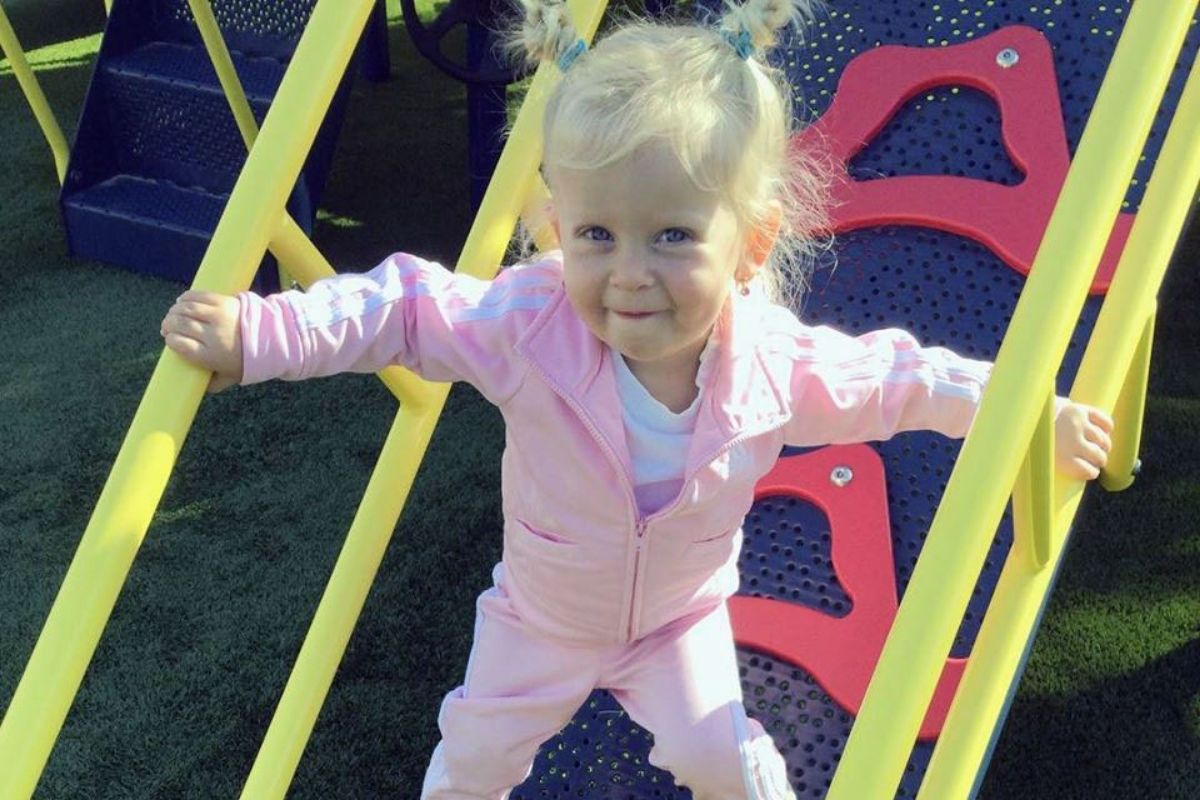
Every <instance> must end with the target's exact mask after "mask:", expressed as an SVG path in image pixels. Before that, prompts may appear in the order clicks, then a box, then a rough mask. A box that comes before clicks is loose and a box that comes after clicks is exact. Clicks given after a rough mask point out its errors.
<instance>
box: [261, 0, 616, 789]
mask: <svg viewBox="0 0 1200 800" xmlns="http://www.w3.org/2000/svg"><path fill="white" fill-rule="evenodd" d="M605 5H606V0H571V1H570V2H568V7H569V8H570V9H571V15H572V19H574V20H575V23H576V29H577V30H578V32H579V35H580V36H581V37H583V38H584V39H587V40H590V39H591V38H592V36H593V35H594V34H595V31H596V28H597V27H599V24H600V19H601V17H602V16H603V14H604V9H605ZM557 79H558V71H557V68H555V67H553V66H549V65H547V66H543V67H541V68H540V69H539V70H538V72H537V74H536V75H535V76H534V78H533V83H532V85H531V86H530V89H529V93H528V94H527V95H526V98H525V102H524V103H523V104H522V106H521V110H520V112H519V113H518V115H517V120H516V123H515V124H514V125H513V129H512V133H511V135H510V136H509V141H508V143H507V145H506V146H505V148H504V152H503V153H502V154H501V156H500V161H499V163H498V164H497V165H496V171H495V174H494V175H493V177H492V180H491V182H490V183H489V184H488V189H487V192H486V193H485V195H484V198H483V202H482V203H481V205H480V208H479V213H478V215H477V216H476V218H475V222H474V224H473V225H472V226H471V231H470V233H469V234H468V236H467V241H466V244H465V245H464V246H463V252H462V256H461V257H460V258H459V261H458V265H457V272H459V273H463V274H467V275H473V276H475V277H477V278H484V279H488V278H491V277H493V276H494V275H495V273H496V269H497V266H498V265H499V263H500V261H501V259H502V258H503V257H504V252H505V250H506V249H507V247H508V242H509V240H510V239H511V238H512V234H513V230H514V228H515V227H516V224H517V218H518V214H519V213H520V210H521V209H522V207H523V201H524V199H525V197H524V195H525V194H526V192H527V191H528V190H529V188H530V175H535V174H536V173H537V167H538V164H539V162H540V160H541V151H542V131H541V121H542V116H543V112H544V110H545V105H546V100H547V99H548V97H549V95H550V91H551V90H552V88H553V86H554V84H555V83H556V82H557ZM448 393H449V387H448V385H446V384H435V385H431V389H430V403H429V406H428V408H427V409H424V410H423V412H422V413H421V414H419V415H417V414H414V415H413V416H412V418H411V419H410V420H409V424H411V425H413V426H415V430H414V429H410V428H408V427H406V426H405V425H403V424H401V421H400V419H399V418H398V419H397V422H396V423H395V424H394V425H393V426H392V430H391V432H390V433H389V435H388V441H387V443H386V444H385V445H384V452H383V453H381V454H380V459H379V463H378V465H377V466H376V468H375V473H374V474H373V475H372V477H371V482H370V483H369V484H368V486H367V491H366V493H365V494H364V496H363V501H362V504H361V505H360V506H359V510H358V513H357V514H356V515H355V519H354V522H353V523H352V525H351V528H350V534H349V535H348V537H347V540H346V545H345V546H344V547H343V548H342V553H341V555H340V556H339V557H338V562H337V565H336V566H335V567H334V572H333V575H332V576H331V577H330V579H329V584H328V586H327V587H326V589H325V594H324V596H323V597H322V598H321V604H320V606H319V607H318V608H317V613H316V615H315V616H314V618H313V622H312V625H311V626H310V628H309V631H308V634H307V636H306V637H305V639H304V645H303V646H302V647H301V650H300V655H299V656H298V657H297V659H296V666H295V667H294V668H293V670H292V674H291V676H290V678H289V679H288V683H287V686H286V687H285V688H284V692H283V696H282V697H281V698H280V701H279V707H278V708H277V709H276V711H275V716H274V717H273V718H272V720H271V725H270V727H269V728H268V730H267V735H266V737H265V738H264V740H263V744H262V747H261V748H260V749H259V753H258V757H257V758H256V759H255V761H254V766H253V768H252V769H251V771H250V775H249V776H248V777H247V779H246V785H245V787H244V788H243V790H242V797H243V798H246V800H270V798H282V797H283V796H284V795H285V793H286V792H287V789H288V786H289V785H290V784H291V781H292V777H293V776H294V775H295V772H296V767H297V765H298V764H299V763H300V757H301V755H302V754H303V752H304V746H305V744H307V742H308V739H309V737H310V736H311V735H312V729H313V725H314V724H315V723H316V718H317V714H318V712H319V711H320V709H321V705H322V704H323V703H324V701H325V697H326V695H327V694H328V693H329V687H330V685H331V684H332V683H333V677H334V674H335V673H336V672H337V666H338V663H339V662H340V661H341V658H342V654H343V653H344V652H345V650H346V645H347V643H348V642H349V641H350V634H351V633H352V632H353V630H354V623H355V622H356V621H357V619H358V615H359V614H360V613H361V611H362V607H363V603H364V602H365V601H366V596H367V592H368V591H369V590H370V587H371V582H372V581H373V580H374V577H375V573H376V572H377V571H378V569H379V563H380V561H381V560H382V558H383V553H384V550H385V548H386V547H387V542H388V540H389V539H390V538H391V535H392V531H393V530H394V529H395V527H396V522H397V520H398V519H399V516H400V513H401V512H402V511H403V508H404V503H405V501H406V500H407V498H408V493H409V491H410V489H411V488H412V480H413V477H414V476H415V475H416V472H417V469H418V467H419V465H420V463H421V460H422V458H423V457H424V455H425V449H426V447H427V446H428V442H429V437H430V435H431V434H432V431H433V428H434V426H435V425H436V422H437V419H438V416H439V415H440V414H441V411H442V407H443V405H444V404H445V401H446V396H447V394H448ZM400 416H402V417H404V416H406V415H405V409H403V408H402V409H401V412H400ZM410 431H411V432H410ZM381 475H382V476H383V478H381V477H380V476H381ZM380 494H382V495H383V497H382V498H380V497H379V495H380Z"/></svg>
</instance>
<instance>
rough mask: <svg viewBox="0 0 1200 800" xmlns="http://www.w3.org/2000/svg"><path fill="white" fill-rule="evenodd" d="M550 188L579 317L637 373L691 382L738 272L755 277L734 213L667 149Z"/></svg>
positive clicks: (573, 173)
mask: <svg viewBox="0 0 1200 800" xmlns="http://www.w3.org/2000/svg"><path fill="white" fill-rule="evenodd" d="M547 178H548V181H549V183H550V186H551V191H552V193H553V195H554V213H555V218H556V227H557V230H558V234H559V241H560V242H561V243H562V249H563V269H564V279H565V283H566V290H567V297H568V299H569V300H570V302H571V305H572V306H573V307H574V309H575V312H576V313H577V314H578V315H579V317H580V318H581V319H582V320H583V321H584V322H585V323H586V324H587V326H588V327H589V328H590V329H591V331H592V332H593V333H594V334H595V335H596V336H597V337H599V338H600V339H602V340H603V341H605V342H607V343H608V344H610V345H612V346H613V347H614V348H616V349H617V350H619V351H620V352H621V353H622V354H623V355H624V356H625V357H626V359H627V360H629V361H630V362H631V364H632V365H635V366H639V367H642V368H651V369H661V370H668V371H678V372H681V373H684V374H694V369H695V365H696V363H697V361H698V359H699V355H700V351H701V350H702V349H703V348H704V344H705V342H706V341H707V340H708V335H709V332H710V331H711V330H712V327H713V324H714V322H715V321H716V318H717V315H718V314H719V312H720V310H721V307H722V305H723V304H724V303H725V299H726V297H727V296H728V294H729V291H730V289H731V288H732V286H733V279H734V276H735V272H737V271H738V270H739V267H740V269H741V270H742V272H745V273H747V274H742V272H738V274H737V276H738V278H739V279H745V278H749V277H750V275H749V265H748V264H747V263H744V262H745V261H746V259H744V252H743V251H744V244H743V237H742V235H741V233H740V232H739V226H738V223H737V219H736V217H735V216H734V213H733V211H732V210H731V209H730V208H729V207H728V206H727V205H726V204H725V203H723V202H721V200H720V198H719V197H718V195H717V194H716V193H715V192H705V191H702V190H700V189H698V188H696V186H695V184H694V183H692V181H691V179H690V178H689V177H688V175H687V173H686V172H684V170H683V167H682V165H680V163H679V160H678V159H677V158H676V156H675V155H674V154H673V153H672V151H671V150H670V148H669V147H667V146H666V145H665V144H664V145H647V146H646V147H643V148H640V149H639V150H638V151H636V152H635V153H634V154H632V155H630V156H629V157H628V158H625V159H623V160H621V161H619V162H616V163H614V164H611V165H609V166H606V167H602V168H600V169H593V170H575V169H568V168H564V167H551V168H549V169H548V170H547Z"/></svg>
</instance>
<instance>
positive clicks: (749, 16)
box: [717, 0, 821, 58]
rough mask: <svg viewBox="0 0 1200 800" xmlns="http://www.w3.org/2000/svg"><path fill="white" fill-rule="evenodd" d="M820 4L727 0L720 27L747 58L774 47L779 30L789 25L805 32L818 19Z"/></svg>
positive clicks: (811, 0) (795, 0)
mask: <svg viewBox="0 0 1200 800" xmlns="http://www.w3.org/2000/svg"><path fill="white" fill-rule="evenodd" d="M820 4H821V0H746V2H744V3H741V4H735V3H734V2H732V0H726V8H727V11H726V12H725V14H724V15H723V16H722V17H721V20H720V22H718V23H717V28H718V29H719V30H720V31H721V32H722V33H723V34H724V35H725V37H726V38H727V39H728V40H729V42H730V44H731V45H732V46H733V47H734V48H735V49H736V50H738V55H741V56H742V57H743V58H746V57H748V56H749V55H750V53H752V52H759V53H762V52H766V51H767V50H770V49H771V48H772V47H774V46H775V44H776V42H777V41H778V38H779V37H778V33H779V31H781V30H783V29H784V28H786V27H787V26H789V25H793V26H795V28H796V30H797V31H801V32H802V31H803V30H804V28H805V26H806V25H807V24H808V23H810V22H812V21H813V20H814V19H815V17H816V12H817V9H818V8H819V6H820Z"/></svg>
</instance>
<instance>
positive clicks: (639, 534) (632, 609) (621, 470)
mask: <svg viewBox="0 0 1200 800" xmlns="http://www.w3.org/2000/svg"><path fill="white" fill-rule="evenodd" d="M522 355H523V357H525V356H524V354H522ZM525 361H526V363H528V364H529V366H530V367H532V368H533V369H534V370H535V371H536V372H537V373H538V374H539V375H541V376H542V379H543V380H544V381H546V383H547V385H549V386H550V388H551V389H553V390H554V392H555V394H557V395H558V396H559V397H561V398H562V399H563V402H565V403H566V404H567V405H568V406H570V407H571V410H572V411H574V412H575V415H576V416H578V417H579V419H580V420H581V421H582V422H583V425H584V427H585V428H587V430H588V433H589V434H591V436H592V438H593V439H595V440H596V442H597V443H598V444H599V445H600V449H602V450H603V451H604V455H605V457H606V458H608V460H609V463H611V464H612V465H613V467H614V468H615V469H616V472H617V474H618V475H620V476H622V477H623V478H624V480H622V481H621V483H622V488H624V489H625V498H626V500H628V502H629V505H628V507H629V509H630V511H631V512H632V517H633V525H634V530H635V533H636V536H635V538H634V550H633V580H632V582H631V583H630V587H629V617H628V619H627V620H626V623H625V639H626V641H633V631H634V619H635V617H636V615H637V605H638V604H637V599H638V598H637V592H638V588H639V587H638V584H639V581H638V576H639V574H640V573H641V565H642V549H643V546H644V543H645V536H646V528H647V526H648V525H649V523H650V521H651V520H655V519H659V518H660V517H665V516H667V515H669V514H671V513H672V512H674V511H675V509H676V508H678V507H679V505H680V503H681V502H682V500H683V489H684V488H686V487H687V485H688V484H689V483H691V481H692V480H693V479H694V478H695V477H696V475H697V474H698V473H699V472H700V470H701V469H703V468H704V467H705V465H707V464H710V463H711V462H712V461H713V460H714V459H716V458H717V457H718V456H720V455H721V454H722V453H724V452H725V451H726V450H730V449H732V448H733V447H735V446H737V445H738V444H740V443H742V442H744V441H746V440H747V439H750V438H752V437H754V436H759V435H761V434H764V433H767V432H768V431H771V430H774V429H775V428H778V427H781V426H782V425H783V424H785V423H786V420H785V421H783V422H780V423H778V424H775V425H768V426H767V427H765V428H762V429H760V430H754V431H749V432H743V433H742V434H740V435H739V436H736V437H735V438H733V439H730V440H729V441H728V442H725V443H724V444H722V445H721V446H720V447H718V448H717V449H716V450H714V451H713V452H712V453H710V454H709V455H707V456H705V457H704V458H702V459H700V460H699V461H698V462H696V463H697V466H696V467H694V468H693V469H692V471H691V472H689V473H688V474H687V475H685V476H684V478H683V483H682V484H680V492H679V496H677V497H676V498H675V501H674V502H673V503H671V505H670V506H668V507H667V508H662V509H659V510H658V511H656V512H654V513H653V514H651V515H650V516H649V517H643V516H642V514H641V511H639V510H638V507H637V497H636V496H635V495H634V492H633V478H632V476H630V475H629V473H628V472H626V470H625V467H624V465H623V464H621V460H620V459H619V458H617V454H616V453H614V452H613V449H612V448H611V447H609V444H608V440H607V439H605V438H604V437H603V436H601V435H600V431H599V429H598V428H596V426H595V424H593V423H592V419H591V416H590V415H589V414H588V413H587V412H586V411H585V410H584V409H583V406H581V405H580V404H579V403H577V402H576V401H575V399H574V398H573V397H571V396H570V395H569V394H568V393H567V392H566V390H564V389H563V388H562V387H561V386H559V385H558V383H557V382H556V381H554V380H553V379H551V377H550V376H549V375H548V374H546V372H545V370H543V369H542V368H541V366H540V365H539V364H538V363H537V362H535V361H534V360H533V359H531V358H528V357H525Z"/></svg>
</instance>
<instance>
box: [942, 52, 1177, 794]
mask: <svg viewBox="0 0 1200 800" xmlns="http://www.w3.org/2000/svg"><path fill="white" fill-rule="evenodd" d="M1147 91H1148V92H1149V89H1147ZM1198 184H1200V60H1197V61H1196V63H1194V64H1193V66H1192V71H1191V74H1190V75H1189V77H1188V81H1187V84H1186V85H1185V87H1184V90H1183V94H1182V96H1181V98H1180V100H1179V104H1178V106H1177V110H1176V113H1175V118H1174V120H1173V122H1172V124H1171V127H1170V129H1169V131H1168V132H1167V136H1166V140H1165V142H1164V143H1163V147H1162V150H1161V152H1160V153H1159V157H1158V162H1157V164H1156V165H1155V169H1154V173H1153V175H1152V176H1151V178H1150V183H1149V184H1148V185H1147V187H1146V195H1145V198H1144V200H1143V202H1142V205H1141V208H1140V209H1139V211H1138V215H1137V221H1136V222H1135V223H1134V226H1133V231H1132V232H1131V234H1130V237H1129V241H1128V243H1127V244H1126V246H1125V252H1124V253H1123V254H1122V256H1121V262H1120V266H1119V267H1118V269H1117V272H1116V275H1115V276H1114V278H1113V282H1112V285H1111V286H1110V288H1109V290H1108V297H1107V299H1106V300H1105V302H1104V307H1103V308H1102V309H1101V311H1100V316H1099V318H1098V319H1097V321H1096V326H1095V328H1094V329H1093V331H1092V336H1091V339H1090V340H1089V342H1088V346H1087V350H1086V352H1085V353H1084V356H1083V361H1082V363H1081V365H1080V368H1079V373H1078V374H1077V375H1076V378H1075V384H1074V386H1073V387H1072V389H1071V397H1072V398H1073V399H1075V400H1077V401H1079V402H1081V403H1088V404H1091V405H1094V406H1097V407H1099V408H1102V409H1107V410H1112V409H1113V408H1114V407H1115V405H1116V403H1117V398H1118V396H1119V394H1120V393H1121V392H1122V391H1123V389H1122V387H1123V386H1126V385H1127V380H1126V378H1125V375H1126V373H1127V372H1128V371H1132V370H1138V369H1144V363H1145V358H1146V357H1147V356H1145V355H1144V354H1143V351H1144V350H1145V349H1146V348H1147V347H1148V344H1147V343H1148V341H1149V340H1148V336H1149V333H1148V330H1147V327H1146V320H1147V318H1148V317H1149V316H1152V314H1153V308H1154V305H1155V300H1154V297H1155V295H1156V294H1157V293H1158V289H1159V286H1161V284H1162V280H1163V275H1164V274H1165V272H1166V269H1167V265H1168V263H1169V262H1170V258H1171V252H1172V249H1173V248H1174V245H1175V242H1176V241H1177V240H1178V238H1179V234H1180V231H1181V230H1182V229H1183V226H1184V223H1185V221H1186V219H1187V214H1188V211H1189V209H1190V208H1191V206H1192V202H1193V197H1194V195H1195V192H1196V187H1197V185H1198ZM1139 326H1140V327H1139ZM1139 354H1143V355H1139ZM1139 358H1140V359H1141V363H1139ZM1115 422H1116V426H1117V431H1120V429H1121V427H1122V426H1129V425H1131V424H1133V423H1135V422H1136V420H1134V419H1129V418H1126V417H1124V416H1121V415H1120V414H1118V415H1117V417H1116V420H1115ZM1082 496H1083V484H1082V483H1080V482H1079V481H1067V480H1063V479H1060V480H1059V481H1058V486H1057V488H1056V490H1055V497H1054V512H1055V529H1056V533H1057V534H1058V535H1057V536H1056V537H1055V542H1056V545H1057V547H1056V549H1054V550H1053V551H1052V552H1051V553H1050V560H1049V563H1048V568H1044V569H1041V570H1038V569H1034V568H1032V566H1031V565H1030V564H1029V563H1028V562H1027V561H1025V560H1024V559H1022V558H1019V557H1014V554H1016V553H1017V551H1018V549H1019V548H1018V546H1017V543H1015V542H1014V545H1013V551H1012V554H1010V555H1009V558H1008V561H1007V562H1006V563H1005V566H1004V570H1003V572H1002V573H1001V575H1000V581H999V583H998V584H997V587H996V591H995V594H994V595H993V596H992V601H991V603H990V604H989V606H988V611H987V616H985V617H984V620H983V625H982V627H981V628H980V631H979V635H978V637H977V638H976V641H975V646H974V648H973V650H972V652H971V660H970V663H969V664H968V666H967V670H966V672H965V674H964V675H963V680H962V683H961V684H960V685H959V687H958V692H957V693H956V695H955V698H954V703H953V705H952V706H951V708H950V714H949V716H948V717H947V719H946V725H945V728H944V730H943V731H942V735H941V737H940V738H939V739H938V743H937V747H936V749H935V750H934V753H933V758H932V760H931V761H930V763H929V767H928V769H927V770H926V773H925V779H924V782H923V783H922V785H921V793H920V797H922V798H928V799H929V800H945V799H946V798H959V797H967V796H969V792H970V791H971V788H972V786H973V784H974V782H975V780H976V779H977V775H978V772H979V769H980V765H981V764H982V763H983V759H984V757H985V754H986V752H987V748H988V744H989V742H990V740H991V736H992V732H993V730H994V728H995V725H996V720H998V719H999V716H1000V714H1001V713H1002V710H1003V708H1004V705H1005V703H1006V702H1007V698H1008V694H1009V692H1010V691H1011V688H1012V685H1013V681H1014V680H1016V675H1017V671H1018V670H1019V668H1020V664H1021V660H1022V658H1023V655H1024V652H1025V647H1026V644H1027V642H1028V641H1029V637H1030V636H1031V635H1032V634H1033V629H1034V626H1035V625H1036V623H1037V617H1038V614H1039V611H1040V608H1041V605H1042V602H1043V600H1044V598H1045V596H1046V593H1047V592H1048V591H1049V586H1050V581H1051V579H1052V576H1053V574H1054V568H1055V566H1056V565H1057V564H1058V562H1059V560H1060V559H1061V557H1062V553H1063V550H1064V549H1065V548H1064V543H1065V538H1066V535H1067V532H1068V530H1069V528H1070V524H1071V520H1072V519H1073V518H1074V515H1075V510H1076V508H1077V506H1078V504H1079V500H1080V498H1081V497H1082ZM1024 535H1025V532H1024V531H1022V530H1018V531H1017V537H1018V538H1020V537H1022V536H1024Z"/></svg>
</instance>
